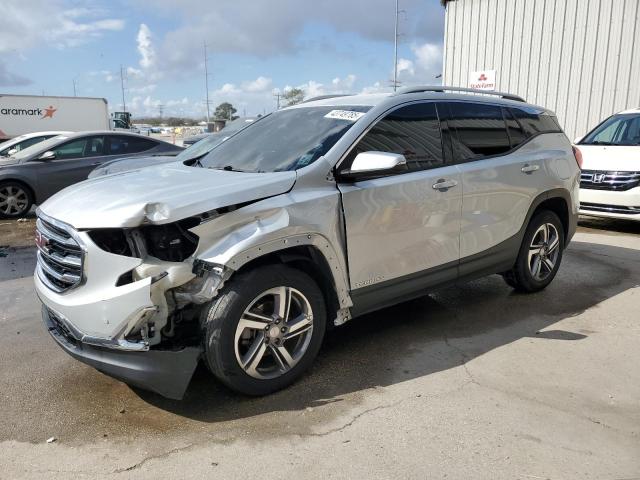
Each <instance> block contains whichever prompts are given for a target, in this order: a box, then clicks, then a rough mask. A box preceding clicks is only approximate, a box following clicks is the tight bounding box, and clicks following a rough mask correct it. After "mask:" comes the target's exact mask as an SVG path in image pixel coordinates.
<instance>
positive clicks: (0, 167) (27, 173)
mask: <svg viewBox="0 0 640 480" xmlns="http://www.w3.org/2000/svg"><path fill="white" fill-rule="evenodd" d="M181 150H182V148H181V147H177V146H175V145H172V144H170V143H167V142H162V141H159V140H155V139H152V138H148V137H144V136H142V135H136V134H132V133H125V132H114V131H109V130H107V131H96V132H81V133H72V134H69V135H58V136H56V137H52V138H49V139H48V140H43V141H42V142H40V143H38V144H36V145H33V146H31V147H28V148H26V149H24V150H21V151H20V152H18V153H16V154H14V155H12V156H11V157H9V158H6V159H3V160H0V217H1V218H20V217H22V216H24V215H25V214H26V213H28V212H29V210H30V209H31V206H32V205H33V204H34V203H35V204H41V203H42V202H44V201H45V200H46V199H47V198H49V197H50V196H51V195H53V194H54V193H56V192H58V191H60V190H62V189H63V188H65V187H67V186H69V185H72V184H74V183H77V182H80V181H82V180H84V179H86V178H87V175H88V174H89V172H90V171H91V170H92V169H94V168H95V167H96V166H98V165H101V164H102V163H104V162H107V161H109V160H112V159H115V158H120V157H124V156H126V157H131V156H132V155H149V154H153V153H160V152H167V153H169V152H179V151H181Z"/></svg>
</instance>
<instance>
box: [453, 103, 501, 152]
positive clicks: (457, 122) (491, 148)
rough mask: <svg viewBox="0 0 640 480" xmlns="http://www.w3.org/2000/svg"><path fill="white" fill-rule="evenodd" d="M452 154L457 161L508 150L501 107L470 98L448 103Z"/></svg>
mask: <svg viewBox="0 0 640 480" xmlns="http://www.w3.org/2000/svg"><path fill="white" fill-rule="evenodd" d="M448 107H449V115H448V118H447V123H448V125H449V128H450V130H451V131H452V132H453V134H452V135H451V141H452V146H453V151H454V155H455V157H456V158H457V160H458V161H460V162H466V161H471V160H479V159H482V158H484V157H489V156H493V155H502V154H504V153H506V152H508V151H509V150H511V143H510V141H509V135H508V134H507V128H506V124H505V121H504V118H503V117H502V109H501V108H500V107H499V106H497V105H488V104H483V103H471V102H450V103H448Z"/></svg>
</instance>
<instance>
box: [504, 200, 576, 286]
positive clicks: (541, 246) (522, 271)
mask: <svg viewBox="0 0 640 480" xmlns="http://www.w3.org/2000/svg"><path fill="white" fill-rule="evenodd" d="M563 252H564V228H563V225H562V222H561V221H560V218H558V215H556V214H555V213H554V212H552V211H550V210H542V211H540V212H538V213H536V214H535V216H534V217H533V218H532V219H531V221H530V222H529V226H528V227H527V230H526V232H525V234H524V238H523V239H522V245H521V246H520V252H519V253H518V258H517V260H516V263H515V265H514V266H513V268H512V269H511V270H509V271H507V272H504V273H503V274H502V276H503V278H504V280H505V282H506V283H507V285H509V286H510V287H513V288H514V289H515V290H517V291H519V292H527V293H531V292H538V291H540V290H542V289H544V288H545V287H546V286H547V285H549V284H550V283H551V281H552V280H553V279H554V277H555V276H556V273H558V268H560V263H561V261H562V254H563Z"/></svg>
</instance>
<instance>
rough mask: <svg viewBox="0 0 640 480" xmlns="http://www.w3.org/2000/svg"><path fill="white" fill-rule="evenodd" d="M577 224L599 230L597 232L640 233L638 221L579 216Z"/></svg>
mask: <svg viewBox="0 0 640 480" xmlns="http://www.w3.org/2000/svg"><path fill="white" fill-rule="evenodd" d="M578 225H579V226H581V227H584V228H591V229H594V230H600V231H601V232H598V233H607V232H615V233H634V234H636V235H637V234H640V221H631V220H617V219H612V218H599V217H585V216H580V219H579V221H578Z"/></svg>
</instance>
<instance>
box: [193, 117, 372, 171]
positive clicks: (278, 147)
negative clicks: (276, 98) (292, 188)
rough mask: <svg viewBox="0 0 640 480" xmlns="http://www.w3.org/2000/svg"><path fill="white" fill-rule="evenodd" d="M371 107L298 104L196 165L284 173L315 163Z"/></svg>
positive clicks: (266, 119)
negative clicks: (303, 105) (306, 105)
mask: <svg viewBox="0 0 640 480" xmlns="http://www.w3.org/2000/svg"><path fill="white" fill-rule="evenodd" d="M370 108H371V107H369V106H362V105H358V106H347V105H341V106H330V107H295V108H291V109H285V110H279V111H277V112H274V113H272V114H270V115H267V116H266V117H262V118H261V119H260V120H257V121H256V122H254V123H252V124H250V125H249V126H247V127H246V128H244V129H242V130H240V131H239V132H238V133H236V134H235V135H233V136H232V137H230V138H228V139H227V140H225V141H223V142H222V143H221V144H220V145H218V146H217V147H216V148H214V149H213V150H211V152H210V153H209V154H208V155H207V156H205V157H204V158H203V159H202V160H201V162H199V163H197V164H195V165H198V166H202V167H205V168H217V169H224V170H235V171H243V172H280V171H287V170H297V169H299V168H303V167H306V166H307V165H310V164H312V163H313V162H315V161H316V160H317V159H318V158H320V157H321V156H322V155H324V154H326V153H327V152H328V151H329V150H330V149H331V147H333V146H334V145H335V143H336V142H337V141H338V140H339V139H340V138H341V137H342V136H343V135H344V134H345V133H346V132H347V131H348V130H349V129H350V128H351V127H352V126H353V124H354V123H355V122H356V121H357V120H358V119H359V118H360V117H361V116H362V115H363V114H364V113H365V112H367V111H368V110H369V109H370Z"/></svg>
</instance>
